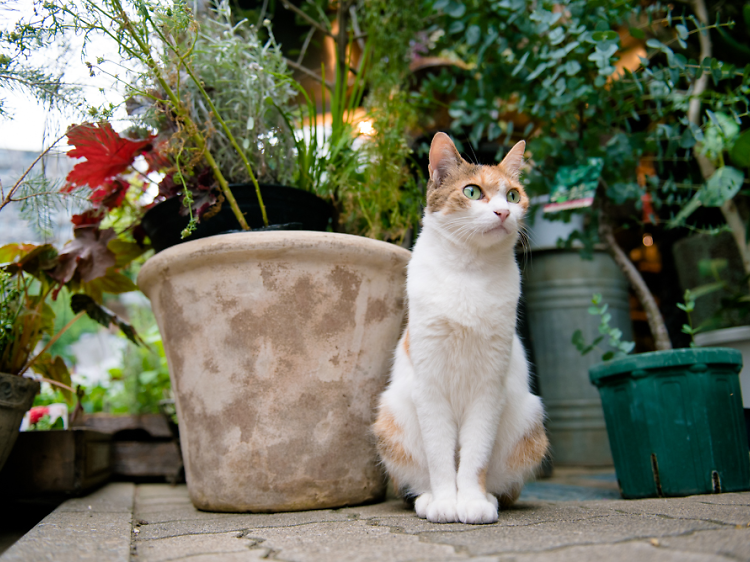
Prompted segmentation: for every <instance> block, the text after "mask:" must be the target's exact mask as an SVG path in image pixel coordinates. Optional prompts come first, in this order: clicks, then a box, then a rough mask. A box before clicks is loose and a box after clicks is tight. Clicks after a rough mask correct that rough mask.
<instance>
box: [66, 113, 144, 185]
mask: <svg viewBox="0 0 750 562" xmlns="http://www.w3.org/2000/svg"><path fill="white" fill-rule="evenodd" d="M67 136H68V144H70V145H73V146H75V148H74V149H73V150H71V151H69V152H68V156H69V157H71V158H86V161H85V162H79V163H78V164H76V165H75V167H74V168H73V169H72V170H71V171H70V173H69V174H68V177H67V178H66V179H67V181H68V185H67V186H66V187H64V188H63V190H70V189H72V187H73V186H76V185H77V186H82V185H88V186H89V187H90V188H92V189H94V188H96V187H99V186H100V185H102V184H103V183H104V182H105V181H107V179H109V178H111V177H113V176H116V175H117V174H120V173H122V172H124V171H125V170H126V169H127V168H128V166H130V165H131V164H132V163H133V160H135V157H136V156H138V155H139V154H140V153H142V152H144V151H146V150H148V147H149V146H150V145H151V140H152V139H151V138H148V139H145V140H140V141H133V140H130V139H126V138H123V137H121V136H120V135H118V134H117V133H116V132H115V130H114V129H113V128H112V125H110V124H109V123H107V122H102V123H98V124H96V125H94V124H92V123H83V124H82V125H76V126H73V127H71V128H70V129H68V135H67Z"/></svg>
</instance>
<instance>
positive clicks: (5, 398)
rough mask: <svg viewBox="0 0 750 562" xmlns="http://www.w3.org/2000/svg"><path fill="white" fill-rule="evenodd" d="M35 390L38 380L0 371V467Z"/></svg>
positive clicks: (15, 437)
mask: <svg viewBox="0 0 750 562" xmlns="http://www.w3.org/2000/svg"><path fill="white" fill-rule="evenodd" d="M37 392H39V383H38V382H36V381H34V380H31V379H27V378H24V377H19V376H18V375H7V374H5V373H0V469H2V468H3V465H4V464H5V461H6V460H7V459H8V455H10V451H11V449H13V445H14V444H15V442H16V439H17V438H18V428H19V427H21V420H22V419H23V415H24V414H25V413H26V411H27V410H28V409H29V408H31V405H32V404H33V403H34V396H36V393H37Z"/></svg>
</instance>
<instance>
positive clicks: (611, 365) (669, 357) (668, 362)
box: [589, 347, 742, 386]
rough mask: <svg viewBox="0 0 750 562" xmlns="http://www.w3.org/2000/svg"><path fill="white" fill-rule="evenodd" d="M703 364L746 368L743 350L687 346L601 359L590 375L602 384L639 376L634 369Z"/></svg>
mask: <svg viewBox="0 0 750 562" xmlns="http://www.w3.org/2000/svg"><path fill="white" fill-rule="evenodd" d="M699 364H700V365H702V366H704V367H705V366H706V365H722V366H729V367H730V369H731V370H733V371H734V372H739V371H740V369H741V368H742V354H741V353H740V352H739V351H737V350H736V349H732V348H729V347H687V348H681V349H668V350H664V351H651V352H648V353H639V354H638V355H629V356H627V357H622V358H620V359H614V360H612V361H607V362H605V363H598V364H596V365H594V366H592V367H590V368H589V379H590V380H591V383H592V384H594V385H597V386H599V385H600V384H602V383H604V382H606V379H609V378H612V377H617V376H622V375H626V376H631V377H632V376H637V375H634V374H633V372H634V371H640V372H642V373H643V374H640V373H638V375H640V376H643V375H645V374H646V373H645V371H659V370H662V369H670V368H673V367H686V366H689V365H699ZM701 370H705V369H701Z"/></svg>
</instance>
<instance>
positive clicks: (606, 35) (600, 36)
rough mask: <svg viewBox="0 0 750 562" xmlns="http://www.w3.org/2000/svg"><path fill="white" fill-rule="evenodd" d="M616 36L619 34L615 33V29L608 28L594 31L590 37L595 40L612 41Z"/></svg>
mask: <svg viewBox="0 0 750 562" xmlns="http://www.w3.org/2000/svg"><path fill="white" fill-rule="evenodd" d="M618 37H619V35H617V32H616V31H612V30H610V31H595V32H594V33H593V34H592V35H591V38H592V39H593V40H594V41H597V42H599V41H614V40H616V39H617V38H618Z"/></svg>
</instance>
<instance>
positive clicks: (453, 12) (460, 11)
mask: <svg viewBox="0 0 750 562" xmlns="http://www.w3.org/2000/svg"><path fill="white" fill-rule="evenodd" d="M445 13H446V14H448V15H449V16H450V17H452V18H460V17H461V16H463V15H464V14H465V13H466V6H464V5H463V4H461V3H460V2H456V1H455V0H451V1H450V2H449V3H448V7H447V8H445Z"/></svg>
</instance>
